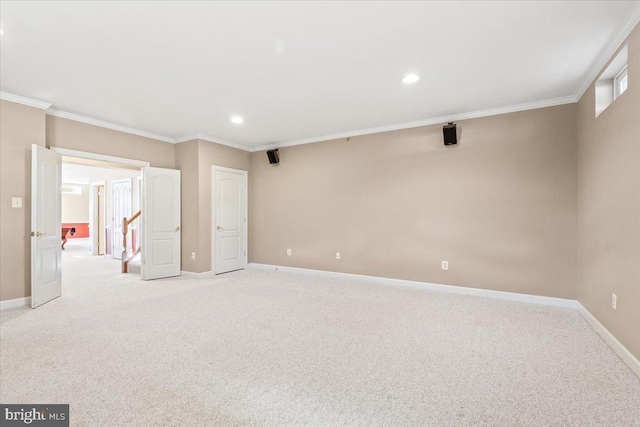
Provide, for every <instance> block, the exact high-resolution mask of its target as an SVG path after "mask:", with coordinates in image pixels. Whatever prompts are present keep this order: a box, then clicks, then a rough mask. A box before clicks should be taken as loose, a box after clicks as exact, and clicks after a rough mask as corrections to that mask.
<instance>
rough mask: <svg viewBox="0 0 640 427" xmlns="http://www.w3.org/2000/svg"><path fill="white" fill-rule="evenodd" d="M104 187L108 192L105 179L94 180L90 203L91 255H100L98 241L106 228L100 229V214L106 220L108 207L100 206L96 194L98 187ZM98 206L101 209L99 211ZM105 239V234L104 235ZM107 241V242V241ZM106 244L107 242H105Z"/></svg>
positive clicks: (103, 189)
mask: <svg viewBox="0 0 640 427" xmlns="http://www.w3.org/2000/svg"><path fill="white" fill-rule="evenodd" d="M97 187H102V191H104V192H105V193H106V191H107V186H106V183H105V181H100V182H93V183H91V192H90V194H91V204H90V207H91V208H90V215H89V238H90V240H91V255H100V248H99V246H98V241H99V240H100V235H101V234H102V232H103V231H104V230H101V229H100V221H98V218H97V217H98V216H100V217H101V218H102V220H103V221H105V220H106V218H105V215H106V209H105V206H104V204H103V206H99V203H98V201H99V197H98V196H97V195H96V188H97ZM104 199H105V200H106V194H104ZM98 207H99V208H100V211H99V212H97V211H98ZM102 238H103V239H104V235H103V236H102ZM105 243H106V242H105ZM105 246H106V244H105Z"/></svg>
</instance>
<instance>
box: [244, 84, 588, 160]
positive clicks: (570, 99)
mask: <svg viewBox="0 0 640 427" xmlns="http://www.w3.org/2000/svg"><path fill="white" fill-rule="evenodd" d="M577 100H578V98H577V97H575V96H565V97H562V98H555V99H546V100H542V101H535V102H529V103H526V104H518V105H511V106H507V107H498V108H491V109H489V110H480V111H471V112H468V113H460V114H453V115H450V116H442V117H434V118H430V119H424V120H417V121H413V122H405V123H397V124H392V125H387V126H378V127H373V128H368V129H360V130H354V131H348V132H342V133H334V134H331V135H323V136H317V137H312V138H304V139H296V140H293V141H287V142H282V143H279V144H268V145H260V146H258V147H252V148H251V152H256V151H262V150H271V149H273V148H281V147H291V146H293V145H303V144H312V143H314V142H321V141H330V140H332V139H341V138H350V137H354V136H361V135H369V134H373V133H380V132H389V131H394V130H402V129H411V128H416V127H421V126H431V125H437V124H443V123H448V122H455V121H459V120H469V119H477V118H480V117H488V116H497V115H500V114H508V113H515V112H518V111H526V110H535V109H537V108H545V107H554V106H557V105H565V104H573V103H575V102H577Z"/></svg>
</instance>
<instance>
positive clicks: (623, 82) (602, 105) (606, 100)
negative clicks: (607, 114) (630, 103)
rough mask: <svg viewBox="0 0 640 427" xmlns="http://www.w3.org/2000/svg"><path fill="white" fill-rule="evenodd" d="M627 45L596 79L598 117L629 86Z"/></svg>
mask: <svg viewBox="0 0 640 427" xmlns="http://www.w3.org/2000/svg"><path fill="white" fill-rule="evenodd" d="M627 50H628V49H627V45H625V46H624V47H623V48H622V49H620V52H619V53H618V55H616V57H615V58H614V59H613V61H611V63H609V66H608V67H607V68H606V69H605V70H604V71H603V72H602V74H601V75H600V77H599V78H598V80H597V81H596V117H598V116H599V115H600V113H602V112H603V111H604V110H605V109H606V108H607V107H608V106H609V105H611V103H612V102H613V101H615V100H616V99H617V98H618V97H619V96H620V95H622V94H623V93H624V92H625V91H626V90H627V89H628V87H629V75H628V72H627V58H628V53H627Z"/></svg>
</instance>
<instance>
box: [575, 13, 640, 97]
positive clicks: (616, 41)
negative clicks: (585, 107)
mask: <svg viewBox="0 0 640 427" xmlns="http://www.w3.org/2000/svg"><path fill="white" fill-rule="evenodd" d="M639 22H640V2H638V3H637V4H636V6H635V8H634V9H633V10H632V11H631V12H629V14H628V15H627V20H626V21H625V23H624V24H623V25H621V27H620V31H618V32H617V33H616V34H615V35H614V36H613V37H611V39H610V40H609V43H607V45H606V46H605V47H604V49H602V50H601V51H600V53H599V54H598V56H596V59H594V60H593V62H592V63H591V66H590V67H589V71H588V72H587V73H586V74H585V77H584V80H583V81H582V84H581V85H580V86H578V89H577V90H576V99H577V100H580V98H582V95H584V93H585V92H586V91H587V89H589V86H591V83H593V82H594V81H595V80H596V78H597V77H598V76H599V75H600V73H601V72H602V71H603V69H604V67H605V65H607V63H608V62H609V61H610V60H611V58H612V57H613V55H614V54H615V53H616V52H617V51H618V49H620V46H622V44H623V43H624V42H625V41H626V40H627V37H629V34H631V31H633V29H634V28H635V27H636V25H638V23H639Z"/></svg>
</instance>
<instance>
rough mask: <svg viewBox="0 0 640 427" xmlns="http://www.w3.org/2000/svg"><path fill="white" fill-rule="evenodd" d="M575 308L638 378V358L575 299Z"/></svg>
mask: <svg viewBox="0 0 640 427" xmlns="http://www.w3.org/2000/svg"><path fill="white" fill-rule="evenodd" d="M576 308H577V310H578V311H579V312H580V314H581V315H582V317H584V319H585V320H586V321H587V323H589V325H591V327H592V328H593V329H594V330H595V331H596V332H597V333H598V335H600V337H601V338H602V339H603V340H604V342H606V343H607V344H608V345H609V347H611V348H612V349H613V351H614V352H615V353H616V354H617V355H618V356H619V357H620V359H622V361H623V362H624V363H625V364H626V365H627V366H628V367H629V368H630V369H631V370H632V371H633V373H634V374H636V375H637V376H638V377H639V378H640V360H638V359H637V358H636V357H635V356H634V355H633V354H631V352H630V351H629V350H628V349H627V348H626V347H625V346H624V345H623V344H622V343H621V342H620V341H618V339H617V338H616V337H615V336H613V334H612V333H611V332H609V330H608V329H607V328H605V327H604V325H603V324H602V323H600V322H599V321H598V319H596V318H595V317H594V315H593V314H591V313H590V312H589V310H587V309H586V308H585V307H584V306H583V305H582V304H580V303H579V302H577V301H576Z"/></svg>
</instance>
